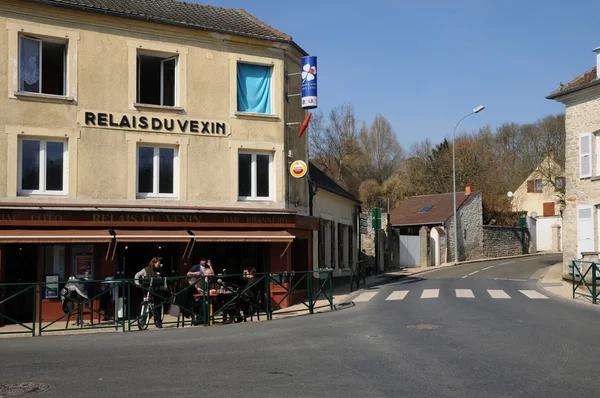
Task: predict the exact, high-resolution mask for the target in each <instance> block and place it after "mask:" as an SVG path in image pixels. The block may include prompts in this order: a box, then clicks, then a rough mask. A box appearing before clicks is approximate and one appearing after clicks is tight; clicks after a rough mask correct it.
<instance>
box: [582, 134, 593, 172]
mask: <svg viewBox="0 0 600 398" xmlns="http://www.w3.org/2000/svg"><path fill="white" fill-rule="evenodd" d="M591 176H592V134H590V133H583V134H581V135H580V136H579V178H588V177H591Z"/></svg>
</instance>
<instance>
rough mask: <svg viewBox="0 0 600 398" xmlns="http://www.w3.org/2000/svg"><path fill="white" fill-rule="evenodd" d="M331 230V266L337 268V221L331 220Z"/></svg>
mask: <svg viewBox="0 0 600 398" xmlns="http://www.w3.org/2000/svg"><path fill="white" fill-rule="evenodd" d="M330 228H331V229H330V231H331V268H335V223H334V222H333V221H331V222H330Z"/></svg>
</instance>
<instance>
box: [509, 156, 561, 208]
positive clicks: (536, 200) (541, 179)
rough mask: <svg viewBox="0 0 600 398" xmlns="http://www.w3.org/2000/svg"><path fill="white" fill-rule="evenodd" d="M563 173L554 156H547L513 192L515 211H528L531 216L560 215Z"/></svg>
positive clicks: (512, 204)
mask: <svg viewBox="0 0 600 398" xmlns="http://www.w3.org/2000/svg"><path fill="white" fill-rule="evenodd" d="M563 174H564V172H563V171H562V168H561V167H560V165H559V164H558V163H557V162H556V161H555V160H554V159H553V157H551V156H547V157H546V158H545V159H544V160H543V161H542V163H540V165H539V166H538V167H537V168H536V169H535V170H534V171H533V172H532V173H531V174H530V175H529V177H527V179H526V180H525V181H523V183H522V184H521V185H520V186H519V188H517V190H516V191H515V192H514V193H513V196H512V198H511V206H512V209H513V211H526V212H527V215H528V216H530V217H533V216H535V217H552V216H556V215H560V204H561V201H562V197H563V195H562V192H563V190H564V187H565V180H564V177H563Z"/></svg>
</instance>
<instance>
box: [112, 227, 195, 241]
mask: <svg viewBox="0 0 600 398" xmlns="http://www.w3.org/2000/svg"><path fill="white" fill-rule="evenodd" d="M115 234H116V236H117V242H128V243H132V242H156V243H160V242H189V241H190V240H191V239H192V238H193V236H192V235H190V234H189V233H187V231H183V230H179V231H152V230H140V231H131V230H122V229H119V230H115Z"/></svg>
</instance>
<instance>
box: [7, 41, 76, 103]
mask: <svg viewBox="0 0 600 398" xmlns="http://www.w3.org/2000/svg"><path fill="white" fill-rule="evenodd" d="M66 76H67V41H66V40H60V39H50V38H40V37H35V36H28V35H21V36H19V91H22V92H28V93H37V94H50V95H59V96H65V95H66V91H67V90H66V85H67V79H66Z"/></svg>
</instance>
